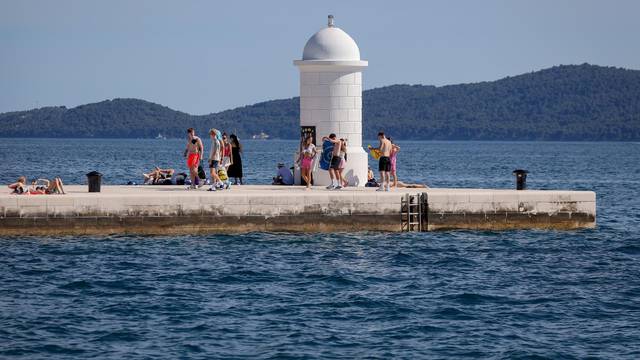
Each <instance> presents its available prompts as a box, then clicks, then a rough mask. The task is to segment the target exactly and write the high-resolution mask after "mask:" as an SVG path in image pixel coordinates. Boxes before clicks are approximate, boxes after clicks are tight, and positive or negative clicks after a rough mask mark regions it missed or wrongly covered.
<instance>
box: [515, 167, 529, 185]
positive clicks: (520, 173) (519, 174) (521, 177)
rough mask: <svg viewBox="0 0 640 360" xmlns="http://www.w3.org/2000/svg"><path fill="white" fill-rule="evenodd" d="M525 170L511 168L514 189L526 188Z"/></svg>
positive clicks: (526, 172)
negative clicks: (514, 180)
mask: <svg viewBox="0 0 640 360" xmlns="http://www.w3.org/2000/svg"><path fill="white" fill-rule="evenodd" d="M528 173H529V172H528V171H527V170H522V169H517V170H513V175H514V176H515V177H516V190H526V189H527V174H528Z"/></svg>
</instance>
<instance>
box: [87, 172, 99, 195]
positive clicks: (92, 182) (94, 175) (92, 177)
mask: <svg viewBox="0 0 640 360" xmlns="http://www.w3.org/2000/svg"><path fill="white" fill-rule="evenodd" d="M87 180H88V181H89V192H100V183H101V182H102V174H100V173H99V172H97V171H92V172H90V173H88V174H87Z"/></svg>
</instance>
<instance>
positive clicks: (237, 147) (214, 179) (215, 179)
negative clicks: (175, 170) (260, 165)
mask: <svg viewBox="0 0 640 360" xmlns="http://www.w3.org/2000/svg"><path fill="white" fill-rule="evenodd" d="M209 137H210V138H211V146H210V148H209V159H208V165H209V174H210V176H211V178H210V184H211V187H210V188H209V191H217V190H222V189H229V188H230V187H231V181H230V179H231V178H233V179H234V185H238V184H240V185H243V180H242V178H243V174H242V157H241V153H242V145H241V144H240V141H239V140H238V137H237V136H236V135H234V134H231V135H230V136H228V137H227V133H225V132H221V131H220V130H218V129H214V128H212V129H211V130H209ZM203 154H204V144H203V142H202V139H200V138H199V137H198V136H196V132H195V130H194V129H193V128H189V129H187V146H186V149H185V150H184V157H185V158H186V159H187V167H188V168H189V177H190V178H191V183H190V184H189V186H188V187H187V189H196V188H199V187H202V186H203V185H204V184H205V182H204V180H202V179H201V176H199V175H202V174H199V172H200V173H201V172H202V171H199V170H200V169H202V165H201V162H202V161H203Z"/></svg>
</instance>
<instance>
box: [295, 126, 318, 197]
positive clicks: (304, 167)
mask: <svg viewBox="0 0 640 360" xmlns="http://www.w3.org/2000/svg"><path fill="white" fill-rule="evenodd" d="M311 140H312V139H311V136H307V137H306V138H305V139H304V140H303V142H302V146H301V151H300V158H299V159H298V161H299V162H300V169H301V172H300V176H301V177H302V180H304V182H305V183H307V190H309V189H311V166H312V165H313V158H314V157H315V156H316V146H315V145H314V144H313V142H312V141H311Z"/></svg>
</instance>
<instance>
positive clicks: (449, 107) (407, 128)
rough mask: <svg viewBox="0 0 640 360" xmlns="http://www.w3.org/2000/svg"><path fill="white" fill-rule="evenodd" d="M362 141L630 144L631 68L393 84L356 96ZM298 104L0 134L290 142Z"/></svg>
mask: <svg viewBox="0 0 640 360" xmlns="http://www.w3.org/2000/svg"><path fill="white" fill-rule="evenodd" d="M363 104H364V136H365V138H375V134H376V133H377V131H378V130H380V129H383V130H384V131H385V132H387V133H389V134H391V135H392V136H393V137H396V138H399V139H425V140H426V139H441V140H613V141H628V140H633V141H637V140H640V71H638V70H626V69H620V68H613V67H601V66H595V65H588V64H583V65H567V66H557V67H553V68H550V69H546V70H541V71H537V72H532V73H528V74H523V75H519V76H514V77H507V78H504V79H501V80H497V81H492V82H481V83H475V84H461V85H450V86H442V87H435V86H423V85H393V86H387V87H382V88H377V89H371V90H367V91H365V92H364V94H363ZM298 116H299V98H297V97H296V98H291V99H283V100H272V101H266V102H262V103H258V104H254V105H250V106H244V107H239V108H236V109H232V110H226V111H222V112H219V113H215V114H209V115H203V116H193V115H189V114H186V113H183V112H180V111H175V110H172V109H170V108H168V107H165V106H161V105H158V104H154V103H150V102H147V101H144V100H137V99H114V100H106V101H102V102H99V103H94V104H87V105H82V106H78V107H75V108H72V109H67V108H66V107H45V108H40V109H35V110H29V111H17V112H9V113H3V114H0V137H83V138H85V137H101V138H152V137H155V136H157V135H158V134H162V135H164V136H167V137H182V136H184V132H185V129H186V128H187V127H195V128H197V129H198V130H200V131H201V133H204V132H205V130H206V129H208V128H210V127H214V126H215V127H217V128H220V129H224V130H226V131H228V132H237V133H238V135H239V136H240V137H243V138H247V137H249V136H250V135H252V134H258V133H260V132H261V131H264V132H266V133H268V134H269V135H271V137H272V138H289V139H296V138H297V137H298Z"/></svg>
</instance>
